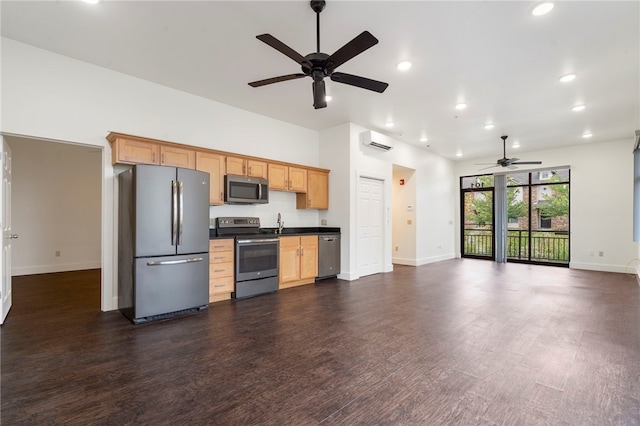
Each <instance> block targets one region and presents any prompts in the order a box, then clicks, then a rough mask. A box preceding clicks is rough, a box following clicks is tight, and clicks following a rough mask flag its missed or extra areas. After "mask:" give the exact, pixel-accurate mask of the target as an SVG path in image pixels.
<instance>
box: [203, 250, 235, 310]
mask: <svg viewBox="0 0 640 426" xmlns="http://www.w3.org/2000/svg"><path fill="white" fill-rule="evenodd" d="M233 247H234V240H233V239H222V240H209V303H212V302H218V301H220V300H227V299H230V298H231V293H232V292H233V272H234V253H233Z"/></svg>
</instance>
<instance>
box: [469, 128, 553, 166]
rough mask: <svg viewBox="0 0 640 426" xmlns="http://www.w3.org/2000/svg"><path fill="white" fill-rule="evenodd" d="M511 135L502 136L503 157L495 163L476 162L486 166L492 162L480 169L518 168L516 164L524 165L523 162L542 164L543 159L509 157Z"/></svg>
mask: <svg viewBox="0 0 640 426" xmlns="http://www.w3.org/2000/svg"><path fill="white" fill-rule="evenodd" d="M508 137H509V136H507V135H504V136H500V139H502V158H499V159H498V160H497V161H496V162H495V164H494V163H478V164H476V166H484V165H487V164H491V165H490V166H489V167H485V168H484V169H480V170H486V169H490V168H492V167H508V168H509V169H517V167H516V165H522V164H542V161H520V159H519V158H507V138H508Z"/></svg>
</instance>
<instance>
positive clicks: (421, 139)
mask: <svg viewBox="0 0 640 426" xmlns="http://www.w3.org/2000/svg"><path fill="white" fill-rule="evenodd" d="M428 140H429V138H427V137H426V136H423V137H421V138H420V142H426V141H428Z"/></svg>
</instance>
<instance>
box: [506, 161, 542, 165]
mask: <svg viewBox="0 0 640 426" xmlns="http://www.w3.org/2000/svg"><path fill="white" fill-rule="evenodd" d="M511 164H542V161H518V162H514V163H511Z"/></svg>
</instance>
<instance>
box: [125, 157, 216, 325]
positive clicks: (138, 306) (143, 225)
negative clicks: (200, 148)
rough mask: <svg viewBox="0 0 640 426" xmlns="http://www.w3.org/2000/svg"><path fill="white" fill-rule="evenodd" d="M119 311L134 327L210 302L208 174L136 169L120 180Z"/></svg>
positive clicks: (137, 167)
mask: <svg viewBox="0 0 640 426" xmlns="http://www.w3.org/2000/svg"><path fill="white" fill-rule="evenodd" d="M118 183H119V185H118V191H119V193H118V198H119V203H118V211H119V215H118V228H119V231H118V308H119V309H120V311H121V312H122V313H123V314H124V315H125V316H126V317H127V318H129V319H130V320H131V321H132V322H133V323H134V324H138V323H142V322H147V321H150V320H154V319H161V318H167V317H170V316H174V315H179V314H183V313H187V312H194V311H196V310H199V309H205V308H206V307H207V306H208V303H209V174H208V173H203V172H199V171H196V170H189V169H182V168H175V167H166V166H151V165H136V166H133V167H132V168H131V169H129V170H126V171H124V172H122V173H120V174H119V175H118Z"/></svg>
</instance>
